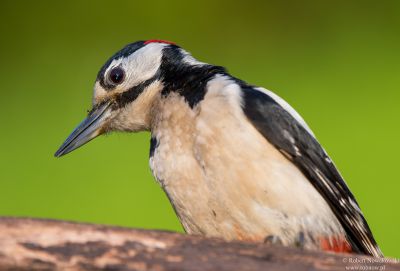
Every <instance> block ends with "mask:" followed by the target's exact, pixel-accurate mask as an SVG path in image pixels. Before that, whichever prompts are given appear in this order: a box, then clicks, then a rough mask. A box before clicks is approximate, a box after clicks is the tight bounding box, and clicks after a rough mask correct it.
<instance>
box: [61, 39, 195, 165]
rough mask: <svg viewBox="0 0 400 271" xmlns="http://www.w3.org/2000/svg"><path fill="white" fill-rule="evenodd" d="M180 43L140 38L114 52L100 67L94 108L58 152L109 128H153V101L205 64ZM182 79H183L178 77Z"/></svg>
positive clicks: (86, 140) (66, 150)
mask: <svg viewBox="0 0 400 271" xmlns="http://www.w3.org/2000/svg"><path fill="white" fill-rule="evenodd" d="M201 65H202V63H200V62H197V61H195V60H194V59H193V58H192V57H191V56H190V55H189V54H188V53H187V52H185V51H184V50H183V49H181V48H180V47H178V46H177V45H175V44H173V43H171V42H168V41H162V40H148V41H138V42H135V43H132V44H129V45H127V46H126V47H124V48H123V49H122V50H120V51H119V52H117V53H116V54H114V55H113V56H112V57H111V58H110V59H109V60H108V61H107V62H106V63H105V64H104V66H103V67H102V68H101V69H100V71H99V73H98V75H97V79H96V82H95V86H94V94H93V108H92V110H90V112H89V114H88V116H87V117H86V119H85V120H83V121H82V122H81V123H80V124H79V125H78V127H77V128H76V129H75V130H74V131H73V132H72V133H71V135H70V136H69V137H68V138H67V139H66V141H65V142H64V143H63V144H62V145H61V147H60V148H59V149H58V151H57V152H56V153H55V156H56V157H59V156H62V155H64V154H67V153H69V152H71V151H73V150H75V149H76V148H78V147H80V146H82V145H83V144H85V143H87V142H88V141H90V140H91V139H93V138H95V137H97V136H99V135H101V134H103V133H106V132H109V131H130V132H136V131H143V130H149V125H150V121H151V120H150V118H151V115H152V114H151V111H152V110H153V103H154V101H155V100H157V98H158V97H161V96H162V92H163V91H165V88H166V87H167V85H168V87H172V85H173V84H174V82H173V81H174V80H176V78H179V77H180V76H183V73H184V72H183V71H184V70H188V69H187V67H189V66H201ZM178 81H179V80H178Z"/></svg>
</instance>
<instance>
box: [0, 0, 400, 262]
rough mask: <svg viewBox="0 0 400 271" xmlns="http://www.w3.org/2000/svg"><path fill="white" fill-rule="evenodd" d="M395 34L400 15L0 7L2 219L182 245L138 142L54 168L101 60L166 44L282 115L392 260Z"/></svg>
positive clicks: (389, 9) (399, 59) (366, 5)
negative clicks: (171, 237) (290, 111)
mask: <svg viewBox="0 0 400 271" xmlns="http://www.w3.org/2000/svg"><path fill="white" fill-rule="evenodd" d="M399 32H400V1H340V0H339V1H338V0H336V1H278V0H276V1H243V2H241V3H235V2H234V1H211V0H207V1H205V0H203V1H191V2H190V1H125V0H120V1H64V2H62V1H5V0H1V2H0V38H1V40H0V41H1V42H0V60H1V62H0V79H1V83H0V91H1V97H2V99H1V106H0V120H1V133H0V148H1V149H0V167H1V168H0V215H12V216H31V217H43V218H57V219H67V220H74V221H85V222H94V223H105V224H113V225H123V226H129V227H141V228H157V229H169V230H178V231H182V229H181V226H180V224H179V222H178V220H177V219H176V217H175V215H174V212H173V210H172V208H171V207H170V205H169V203H168V201H167V198H166V197H165V195H164V194H163V192H162V191H161V189H160V188H159V186H158V185H157V184H156V182H155V181H153V178H152V176H151V173H150V170H149V167H148V149H149V134H148V133H140V134H135V135H134V134H113V135H111V136H105V137H102V138H98V139H96V140H94V141H92V142H91V143H90V144H88V145H86V146H85V147H83V148H81V149H79V150H77V151H75V152H73V153H72V154H70V155H67V156H66V157H63V158H61V159H56V158H54V157H53V153H54V152H55V150H56V149H57V148H58V147H59V145H60V144H61V143H62V141H63V140H64V139H65V138H66V136H67V135H68V134H69V133H70V132H71V131H72V129H73V128H74V127H75V126H76V125H77V124H78V123H79V122H80V121H81V120H82V119H83V117H84V116H85V114H86V110H87V109H89V108H90V102H91V94H92V88H93V83H94V79H95V77H96V74H97V71H98V69H99V68H100V67H101V65H102V64H103V63H104V62H105V61H106V59H107V58H108V57H109V56H111V54H113V53H114V52H115V51H116V50H118V49H120V48H121V47H122V46H124V45H125V44H127V43H130V42H133V41H136V40H140V39H167V40H172V41H175V42H176V43H178V44H179V45H181V46H182V47H184V48H186V49H187V50H189V51H190V52H192V53H193V55H194V56H195V57H197V58H198V59H200V60H202V61H205V62H210V63H213V64H218V65H223V66H226V67H227V68H228V70H229V71H230V72H231V73H232V74H233V75H235V76H237V77H239V78H242V79H244V80H246V81H248V82H250V83H253V84H257V85H260V86H264V87H267V88H269V89H271V90H274V91H275V92H277V93H278V94H279V95H281V96H282V97H284V98H285V99H286V100H287V101H289V102H290V103H291V104H292V105H293V106H294V107H295V108H296V109H297V110H298V111H299V112H300V113H301V114H302V115H303V116H304V118H305V119H306V120H307V122H308V123H309V124H310V126H311V127H312V129H313V130H314V132H315V133H316V135H317V136H318V138H319V140H320V141H321V143H322V144H323V145H324V146H325V148H326V149H327V151H328V152H329V153H330V155H331V156H332V158H333V159H334V161H335V162H336V164H337V166H338V167H339V169H340V170H341V172H342V173H343V175H344V177H345V178H346V180H347V183H348V184H349V186H350V188H351V189H352V191H353V192H354V194H355V195H356V197H357V199H358V201H359V203H360V205H361V207H362V209H363V211H364V213H365V216H366V218H367V220H368V221H369V224H370V226H371V228H372V230H373V232H374V234H375V237H376V239H377V241H378V243H379V244H380V246H381V248H382V250H383V251H384V253H385V254H386V255H387V256H393V257H395V256H397V257H399V256H400V250H399V248H398V246H399V245H398V244H399V243H400V235H399V233H398V231H399V228H400V217H399V213H398V207H399V203H400V198H399V196H398V195H399V188H400V184H399V182H398V181H399V177H398V174H397V170H398V167H399V165H398V163H399V158H398V154H399V152H400V144H399V138H400V127H399V120H398V118H399V116H400V106H399V98H400V94H399V91H398V89H399V88H398V86H399V83H400V76H399V75H400V64H399V63H400V52H399V49H400V33H399Z"/></svg>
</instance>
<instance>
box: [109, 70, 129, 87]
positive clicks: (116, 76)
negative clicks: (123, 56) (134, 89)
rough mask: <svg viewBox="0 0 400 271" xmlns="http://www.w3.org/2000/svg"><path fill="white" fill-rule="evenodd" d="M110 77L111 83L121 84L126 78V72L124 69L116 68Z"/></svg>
mask: <svg viewBox="0 0 400 271" xmlns="http://www.w3.org/2000/svg"><path fill="white" fill-rule="evenodd" d="M108 77H109V78H110V81H111V82H113V83H114V84H121V83H122V81H123V80H124V78H125V72H124V70H123V69H122V68H120V67H116V68H114V69H112V70H111V71H110V74H109V76H108Z"/></svg>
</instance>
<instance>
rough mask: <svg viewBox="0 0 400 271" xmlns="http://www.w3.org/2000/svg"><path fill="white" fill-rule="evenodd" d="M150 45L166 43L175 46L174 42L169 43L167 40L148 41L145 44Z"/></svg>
mask: <svg viewBox="0 0 400 271" xmlns="http://www.w3.org/2000/svg"><path fill="white" fill-rule="evenodd" d="M149 43H165V44H172V45H175V43H173V42H172V41H167V40H146V41H145V42H144V44H145V45H146V44H149Z"/></svg>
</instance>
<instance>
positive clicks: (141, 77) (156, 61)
mask: <svg viewBox="0 0 400 271" xmlns="http://www.w3.org/2000/svg"><path fill="white" fill-rule="evenodd" d="M166 45H167V44H163V43H150V44H148V45H145V46H144V47H142V48H140V49H139V50H137V51H136V52H134V53H133V54H131V55H130V56H128V57H125V58H124V57H122V58H119V59H115V60H114V61H113V62H111V64H110V66H109V67H108V68H107V70H106V72H105V73H104V76H105V78H106V79H105V80H107V77H108V75H109V73H110V71H111V70H112V69H113V68H115V67H118V66H119V67H121V68H123V69H124V71H125V76H126V77H125V79H124V82H123V83H122V84H120V85H118V89H124V90H126V89H128V88H131V87H133V86H136V85H138V84H140V83H142V82H144V81H146V80H148V79H150V78H151V77H153V76H154V75H155V74H156V73H157V71H158V69H159V67H160V65H161V58H162V50H163V49H164V47H165V46H166Z"/></svg>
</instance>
